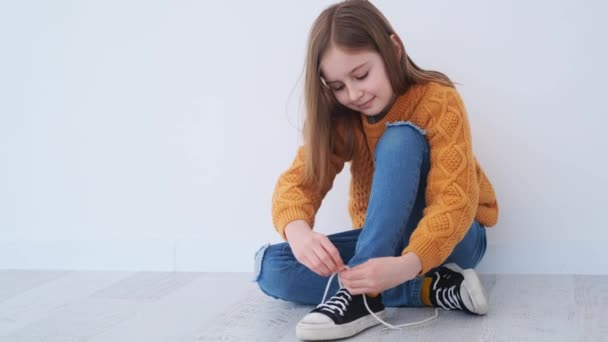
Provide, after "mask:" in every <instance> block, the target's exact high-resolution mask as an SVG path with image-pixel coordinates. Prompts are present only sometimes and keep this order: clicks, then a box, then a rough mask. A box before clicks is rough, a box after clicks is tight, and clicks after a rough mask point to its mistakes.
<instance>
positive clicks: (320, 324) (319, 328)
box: [296, 288, 384, 341]
mask: <svg viewBox="0 0 608 342" xmlns="http://www.w3.org/2000/svg"><path fill="white" fill-rule="evenodd" d="M365 298H366V300H367V305H368V306H369V308H370V309H371V310H372V311H373V312H374V314H375V315H376V316H378V317H379V318H383V317H384V304H382V296H381V295H378V296H377V297H373V298H372V297H369V296H365ZM377 324H380V321H378V320H377V319H376V318H375V317H374V316H372V314H370V313H369V312H368V311H367V308H366V307H365V303H363V295H357V296H353V295H351V294H350V292H348V290H347V289H346V288H341V289H340V290H338V292H336V294H335V295H334V296H333V297H331V298H330V299H329V300H328V301H327V302H325V303H322V304H319V305H318V306H317V307H316V308H315V309H314V310H312V311H311V312H310V313H309V314H307V315H306V316H304V318H302V320H300V322H299V323H298V325H297V326H296V336H297V337H298V338H300V339H302V340H309V341H314V340H331V339H339V338H345V337H350V336H353V335H356V334H358V333H360V332H361V331H363V330H365V329H367V328H370V327H372V326H374V325H377Z"/></svg>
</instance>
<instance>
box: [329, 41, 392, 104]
mask: <svg viewBox="0 0 608 342" xmlns="http://www.w3.org/2000/svg"><path fill="white" fill-rule="evenodd" d="M321 77H322V78H323V80H324V81H325V83H326V84H327V86H329V89H330V90H331V92H333V94H334V95H335V96H336V99H337V100H338V102H340V103H341V104H342V105H344V106H346V107H348V108H350V109H352V110H355V111H357V112H361V113H363V114H365V115H368V116H373V115H377V114H379V113H381V112H382V111H384V110H385V109H389V107H390V106H392V104H393V103H394V100H395V95H394V93H393V88H392V87H391V83H390V80H389V78H388V74H387V73H386V68H385V66H384V62H383V61H382V58H381V57H380V54H378V53H377V52H375V51H359V52H352V51H346V50H343V49H340V48H337V47H335V46H333V45H332V46H331V47H330V48H329V49H328V50H327V51H326V52H325V54H323V56H322V58H321Z"/></svg>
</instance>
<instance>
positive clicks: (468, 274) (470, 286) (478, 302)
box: [444, 264, 488, 315]
mask: <svg viewBox="0 0 608 342" xmlns="http://www.w3.org/2000/svg"><path fill="white" fill-rule="evenodd" d="M444 266H445V267H447V268H449V269H451V270H452V271H454V272H458V273H461V274H462V275H463V276H464V282H463V283H464V286H465V288H466V290H467V292H468V293H469V297H470V298H471V302H472V303H473V308H469V310H471V309H472V310H471V311H472V312H474V313H476V314H478V315H485V314H486V313H487V312H488V300H487V296H486V293H485V290H484V288H483V285H481V280H479V277H478V276H477V273H476V272H475V271H474V270H473V269H471V268H469V269H466V270H463V269H462V268H460V267H459V266H458V265H456V264H447V265H444Z"/></svg>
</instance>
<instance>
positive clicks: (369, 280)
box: [340, 253, 422, 295]
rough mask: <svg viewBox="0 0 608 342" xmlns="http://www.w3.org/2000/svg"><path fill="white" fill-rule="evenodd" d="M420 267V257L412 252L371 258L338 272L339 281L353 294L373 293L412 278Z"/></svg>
mask: <svg viewBox="0 0 608 342" xmlns="http://www.w3.org/2000/svg"><path fill="white" fill-rule="evenodd" d="M421 269H422V263H421V262H420V258H419V257H418V256H417V255H416V254H414V253H407V254H405V255H402V256H399V257H384V258H372V259H369V260H368V261H366V262H364V263H362V264H360V265H357V266H355V267H353V268H349V267H347V269H346V270H345V271H342V272H340V282H341V283H342V286H344V287H346V289H347V290H348V291H349V292H350V293H351V294H353V295H358V294H362V293H368V294H369V293H374V294H375V293H381V292H382V291H384V290H387V289H390V288H393V287H395V286H397V285H400V284H402V283H405V282H406V281H408V280H411V279H414V278H415V277H416V275H418V273H419V272H420V270H421Z"/></svg>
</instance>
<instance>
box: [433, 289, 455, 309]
mask: <svg viewBox="0 0 608 342" xmlns="http://www.w3.org/2000/svg"><path fill="white" fill-rule="evenodd" d="M455 288H456V287H455V286H452V287H450V288H449V289H447V290H443V291H442V290H441V289H439V290H438V291H437V294H436V295H435V298H436V300H437V304H439V305H440V306H441V307H442V308H444V309H446V310H453V309H458V310H462V306H460V302H459V300H460V297H459V295H458V294H456V293H455V292H454V291H455ZM440 294H441V296H440ZM446 294H447V295H446Z"/></svg>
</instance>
